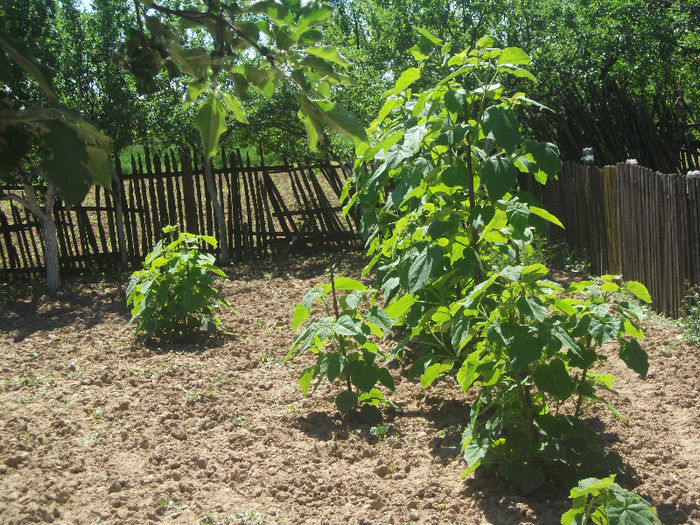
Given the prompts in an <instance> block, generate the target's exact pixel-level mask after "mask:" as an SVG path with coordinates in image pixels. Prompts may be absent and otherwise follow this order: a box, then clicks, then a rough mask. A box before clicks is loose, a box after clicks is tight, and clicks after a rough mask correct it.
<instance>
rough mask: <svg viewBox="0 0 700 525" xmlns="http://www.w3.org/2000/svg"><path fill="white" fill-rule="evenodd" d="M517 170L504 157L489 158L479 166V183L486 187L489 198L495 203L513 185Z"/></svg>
mask: <svg viewBox="0 0 700 525" xmlns="http://www.w3.org/2000/svg"><path fill="white" fill-rule="evenodd" d="M517 176H518V170H517V168H516V167H515V166H514V165H513V163H512V162H511V160H510V159H508V158H506V157H490V158H488V159H487V160H486V161H485V162H484V163H483V164H482V166H481V182H483V183H484V184H485V185H486V189H487V190H488V193H489V198H490V199H491V200H493V201H497V200H498V199H500V198H501V197H503V196H504V195H505V194H506V193H507V192H508V191H509V190H510V189H511V188H512V187H513V185H514V184H515V180H516V178H517Z"/></svg>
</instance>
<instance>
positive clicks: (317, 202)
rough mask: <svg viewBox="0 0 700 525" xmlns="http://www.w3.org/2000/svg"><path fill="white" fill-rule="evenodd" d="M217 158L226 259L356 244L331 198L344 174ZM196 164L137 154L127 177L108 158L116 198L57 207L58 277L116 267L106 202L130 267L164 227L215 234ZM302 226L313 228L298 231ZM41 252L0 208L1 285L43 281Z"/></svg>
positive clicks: (29, 222) (9, 205) (188, 157)
mask: <svg viewBox="0 0 700 525" xmlns="http://www.w3.org/2000/svg"><path fill="white" fill-rule="evenodd" d="M260 154H261V157H260V158H261V159H262V152H261V153H260ZM221 157H222V159H223V162H222V167H221V168H214V169H213V173H212V175H213V178H214V183H215V187H216V195H217V199H218V201H219V203H220V205H221V206H222V208H223V211H224V216H225V219H226V225H227V231H228V241H229V246H230V248H231V254H232V256H233V258H234V259H235V260H238V261H241V260H246V259H252V258H259V257H265V256H268V255H274V254H277V253H289V251H291V250H308V249H312V248H313V249H318V248H329V249H330V248H338V247H343V246H353V245H357V244H358V242H359V235H358V233H357V232H358V230H357V225H356V223H355V221H354V219H353V218H352V217H348V218H345V219H344V218H343V217H341V215H340V209H341V208H340V205H339V202H338V197H339V191H340V188H341V187H342V185H343V183H344V180H345V178H346V177H347V175H346V174H345V172H344V171H343V170H342V169H340V168H339V167H338V166H336V165H331V164H330V163H320V164H314V165H309V166H298V165H291V164H287V163H285V165H281V166H265V165H264V163H263V162H262V161H261V162H260V163H259V164H258V165H254V164H253V163H251V160H250V158H249V157H248V156H247V155H246V156H245V157H244V156H243V155H241V153H240V151H235V152H226V151H222V152H221ZM203 166H204V164H203V159H202V157H201V155H200V154H193V153H191V152H188V151H182V152H180V153H179V154H177V155H176V154H175V152H173V151H172V150H170V151H166V152H163V153H161V154H152V153H151V152H150V151H149V149H148V148H145V150H144V154H143V155H135V156H134V155H132V156H131V159H130V162H129V166H128V167H126V169H125V166H122V165H121V163H120V161H119V159H118V158H116V159H115V171H116V175H117V177H118V180H119V188H117V189H118V190H119V191H114V189H115V188H113V189H112V191H110V190H105V189H104V188H101V187H94V188H93V189H92V190H91V191H90V193H89V194H88V195H87V196H86V198H85V199H84V200H83V202H82V203H81V204H80V205H78V206H75V207H73V208H72V209H70V210H68V209H65V207H63V206H62V205H61V204H60V203H58V205H57V206H56V210H55V219H56V225H57V230H58V240H59V260H60V264H61V268H62V271H63V272H71V271H78V272H81V271H86V270H91V269H94V268H101V269H108V268H114V267H118V264H119V260H120V253H119V244H118V241H117V228H118V225H117V220H116V203H115V195H119V199H120V205H121V209H122V212H123V235H124V239H125V241H126V251H127V253H126V256H127V257H126V258H127V260H128V261H129V262H130V263H131V264H132V265H136V264H138V263H139V262H140V261H142V260H143V258H144V257H145V255H146V254H147V253H148V252H150V251H151V250H152V249H153V247H154V246H155V244H156V243H157V242H158V240H159V239H160V238H161V235H162V234H161V231H162V228H163V227H164V226H166V225H168V224H179V225H180V226H181V228H182V229H183V230H185V231H188V232H191V233H202V234H208V235H212V236H215V237H216V236H217V232H218V229H219V227H218V223H217V220H216V218H215V214H214V207H213V206H212V202H211V199H210V198H209V196H208V194H207V191H206V189H205V185H204V170H203ZM290 181H291V186H290ZM12 190H13V191H15V192H16V193H19V194H20V195H21V194H22V193H23V192H22V190H21V189H18V188H12ZM298 192H301V193H298ZM302 195H303V197H302ZM304 224H313V227H310V228H309V227H307V228H305V229H304V231H300V230H301V227H300V225H304ZM216 253H217V254H218V251H217V252H216ZM42 254H43V247H42V241H41V235H40V233H39V226H38V223H37V222H36V220H35V219H34V218H33V217H32V216H31V214H29V213H28V212H27V211H26V210H24V209H23V208H21V207H19V206H18V205H17V204H16V203H15V202H12V201H3V202H2V203H0V274H1V275H0V277H3V278H5V279H10V278H13V277H15V276H19V275H35V274H38V273H42V272H43V255H42Z"/></svg>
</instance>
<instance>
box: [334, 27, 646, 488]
mask: <svg viewBox="0 0 700 525" xmlns="http://www.w3.org/2000/svg"><path fill="white" fill-rule="evenodd" d="M418 32H419V34H420V41H419V43H418V45H417V46H416V49H414V54H416V55H417V56H419V55H420V56H419V58H420V62H421V67H419V68H409V69H407V70H406V71H404V72H403V73H402V74H401V75H400V76H399V77H398V79H397V81H396V84H395V86H394V88H393V89H390V90H388V91H387V92H386V93H385V94H384V103H383V105H382V108H381V110H380V112H379V116H378V118H377V119H376V120H375V121H374V122H373V123H372V125H371V126H370V128H369V129H370V132H371V144H369V145H367V146H361V147H359V148H358V153H359V158H358V160H357V161H356V164H355V177H354V180H353V181H352V182H350V183H349V184H348V185H347V186H346V188H345V190H346V191H345V193H346V195H349V198H348V203H347V205H346V207H347V208H350V207H351V206H353V205H358V204H359V205H361V206H362V207H363V209H364V210H365V212H364V213H363V215H362V230H363V234H364V236H365V238H366V239H367V247H368V255H369V256H371V257H372V259H371V261H370V262H369V264H368V265H367V267H366V268H365V272H369V271H371V270H373V269H376V273H377V277H378V280H379V285H380V287H381V289H382V290H383V292H384V296H385V299H386V304H387V306H386V311H387V313H388V314H389V315H390V316H391V317H392V318H396V319H398V321H397V323H396V324H397V325H403V326H404V327H405V333H406V336H407V341H408V344H409V346H413V347H414V348H415V349H416V350H417V351H418V357H417V358H416V359H415V361H414V362H413V365H412V369H413V371H414V372H415V373H417V374H418V375H420V377H421V383H422V384H423V386H424V387H426V388H427V387H428V386H430V385H431V384H432V383H433V382H434V381H435V380H436V379H438V378H439V377H441V376H443V375H445V374H448V373H449V374H455V378H456V381H457V383H458V384H459V385H460V386H461V388H462V389H463V390H464V391H465V392H466V391H467V390H469V389H475V390H476V399H475V400H474V402H473V403H472V409H471V415H470V420H469V425H468V426H467V428H466V430H465V432H464V435H463V442H462V446H463V454H464V458H465V460H466V461H467V464H468V466H469V468H468V469H467V471H466V472H465V475H466V474H468V473H469V472H471V471H472V470H474V469H475V468H477V467H479V466H480V465H496V466H497V467H498V470H499V472H500V473H501V474H502V475H503V476H505V477H507V478H509V479H511V480H513V481H514V482H515V483H516V484H517V485H519V486H520V488H521V490H522V491H524V492H527V491H529V490H532V489H533V488H535V487H537V486H538V485H539V484H540V483H542V482H543V481H544V480H545V478H546V477H555V478H560V479H566V478H567V477H568V476H570V475H572V472H571V469H572V468H574V469H587V468H595V467H599V466H601V465H603V464H604V463H606V462H607V460H608V459H611V458H607V457H606V456H605V455H604V454H603V452H602V451H600V450H598V448H597V445H596V439H595V434H594V433H593V431H592V430H590V429H588V428H587V427H586V425H585V424H584V423H583V421H582V420H581V419H580V416H581V414H582V409H583V408H584V406H585V404H587V403H595V402H603V403H604V404H606V405H608V406H610V407H611V408H612V406H611V405H610V404H609V402H608V401H606V400H605V399H604V398H603V397H601V396H600V394H599V393H598V390H607V391H609V390H611V385H612V382H613V381H614V378H613V377H612V376H610V375H608V374H604V373H603V372H602V371H601V370H600V367H599V365H600V364H601V363H602V362H604V361H605V356H604V355H603V354H601V353H600V351H599V350H600V347H601V346H602V345H603V344H605V343H607V342H608V341H614V340H616V341H617V342H618V344H619V345H620V357H621V358H622V360H623V361H625V362H626V363H627V365H628V366H629V367H630V368H632V369H633V370H635V371H636V372H638V373H639V375H640V376H642V377H644V376H645V375H646V373H647V368H648V363H647V356H646V353H645V352H644V350H643V349H642V348H641V346H640V345H639V343H638V342H637V339H638V338H641V337H643V334H642V332H641V330H640V328H639V322H640V321H641V319H642V311H641V309H640V308H639V307H638V306H636V305H634V304H632V303H630V302H629V301H628V300H627V299H626V298H624V296H622V297H618V295H619V294H620V293H621V292H623V291H626V292H628V293H631V294H633V295H635V296H637V298H639V299H641V300H644V301H647V302H648V301H650V298H649V296H648V292H647V291H646V289H645V288H644V286H643V285H641V284H639V283H636V282H629V283H626V284H624V285H622V284H619V283H618V281H619V276H603V277H602V278H601V280H600V281H586V282H581V283H576V284H574V285H572V286H570V287H569V288H567V289H564V288H563V287H562V286H560V285H558V284H556V283H554V282H551V281H549V280H547V279H546V277H547V274H548V271H547V268H546V267H545V266H544V265H543V264H540V263H536V264H530V265H527V266H525V265H523V264H522V258H521V254H523V253H526V252H528V251H530V250H531V249H532V247H531V243H532V241H533V233H534V230H535V229H536V228H538V227H541V226H542V225H543V224H546V222H550V223H555V224H559V222H558V220H557V219H556V218H555V217H553V216H552V215H551V214H549V213H548V212H547V211H545V210H544V209H542V208H541V207H540V206H539V205H538V203H537V202H535V200H534V198H533V197H532V196H531V195H530V194H529V193H526V192H523V191H518V189H517V185H518V184H517V179H518V174H519V173H523V174H525V173H529V174H531V175H532V176H533V177H534V178H535V180H537V181H538V182H539V183H541V184H544V183H545V182H546V180H547V178H548V177H552V176H555V175H556V173H557V172H558V170H559V168H560V165H561V164H560V160H559V155H558V151H557V148H556V146H555V145H553V144H551V143H548V142H538V141H535V140H532V139H529V138H528V137H527V136H526V135H525V134H524V133H523V130H522V128H521V125H520V123H519V119H518V115H519V114H522V113H523V112H524V111H527V110H528V109H530V108H534V109H535V111H542V110H543V109H544V108H543V107H542V106H541V105H539V104H538V103H536V102H534V101H533V100H531V99H529V98H528V97H526V95H525V93H523V92H520V91H519V92H516V93H515V94H513V95H510V96H509V95H507V94H506V89H505V88H504V85H503V84H504V82H505V80H506V79H508V78H516V79H522V80H523V81H526V82H531V81H533V80H534V77H533V76H532V74H531V73H530V72H529V71H528V70H527V69H526V68H525V66H526V65H527V64H528V63H529V62H530V57H529V56H528V55H527V54H526V53H525V52H523V51H522V50H520V49H518V48H514V47H510V48H505V49H501V48H497V47H494V41H493V39H492V38H489V37H486V38H482V39H481V40H479V41H478V43H477V46H476V47H474V48H467V49H465V50H464V51H459V52H456V53H453V52H451V46H450V45H449V44H445V43H443V42H442V41H441V40H440V39H439V38H437V37H435V36H433V35H432V34H430V33H429V32H427V31H425V30H422V29H420V30H418ZM434 62H437V63H439V64H441V67H442V71H443V77H442V78H441V79H440V80H439V81H437V82H432V83H431V84H430V87H429V88H426V89H415V90H414V86H416V85H420V81H421V80H423V81H424V82H425V81H426V80H427V79H425V77H424V74H423V73H424V67H426V66H427V67H430V64H431V63H434ZM416 347H417V348H416ZM397 354H399V352H398V351H397ZM570 400H571V401H573V402H571V401H570ZM612 410H613V411H614V412H616V411H615V409H614V408H612ZM608 463H609V462H608ZM612 466H614V465H612V464H608V465H607V468H610V467H612Z"/></svg>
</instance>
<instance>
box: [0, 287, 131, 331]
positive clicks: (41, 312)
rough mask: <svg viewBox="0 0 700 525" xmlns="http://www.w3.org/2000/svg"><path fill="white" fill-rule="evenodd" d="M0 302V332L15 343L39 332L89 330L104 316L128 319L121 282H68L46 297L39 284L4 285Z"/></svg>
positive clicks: (126, 320) (127, 320) (126, 321)
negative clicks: (3, 296)
mask: <svg viewBox="0 0 700 525" xmlns="http://www.w3.org/2000/svg"><path fill="white" fill-rule="evenodd" d="M3 291H4V292H5V294H4V295H5V297H6V298H5V299H4V300H2V301H1V302H0V311H1V312H2V315H0V330H2V331H3V332H6V333H9V334H10V335H12V336H13V338H14V340H15V342H19V341H22V340H23V339H25V338H27V337H28V336H30V335H32V334H34V333H35V332H40V331H50V330H55V329H57V328H64V327H69V326H70V327H72V326H76V325H79V326H76V328H79V329H81V330H82V329H89V328H92V327H93V326H95V325H97V324H99V323H101V322H102V321H103V319H104V316H105V315H106V314H116V315H118V316H120V317H122V318H123V319H124V326H126V324H127V323H128V322H129V319H130V318H131V316H130V315H129V310H128V309H127V307H126V301H125V297H124V292H123V290H122V283H120V282H119V281H117V280H109V281H101V282H98V283H95V282H90V281H89V280H86V279H85V278H82V280H81V281H78V280H77V279H70V280H67V281H66V282H64V283H63V287H62V289H61V290H59V291H58V293H57V294H56V295H55V296H50V295H48V294H47V293H46V292H45V290H44V285H43V283H38V284H36V285H34V286H31V287H21V288H20V287H12V286H8V287H7V288H5V289H4V290H3Z"/></svg>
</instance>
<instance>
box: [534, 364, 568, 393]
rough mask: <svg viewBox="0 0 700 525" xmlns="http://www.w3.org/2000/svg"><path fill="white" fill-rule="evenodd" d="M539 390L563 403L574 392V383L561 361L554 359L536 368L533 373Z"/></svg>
mask: <svg viewBox="0 0 700 525" xmlns="http://www.w3.org/2000/svg"><path fill="white" fill-rule="evenodd" d="M532 377H533V379H534V380H535V384H536V385H537V388H539V389H540V390H541V391H542V392H547V393H548V394H551V395H553V396H554V397H556V398H558V399H559V400H561V401H565V400H566V399H568V398H569V396H570V395H571V394H572V393H573V392H574V388H575V387H574V382H573V381H572V379H571V377H570V376H569V373H568V372H567V371H566V366H565V365H564V362H563V361H562V360H561V359H558V358H557V359H553V360H552V361H551V362H549V363H547V364H542V365H540V366H538V367H536V368H535V370H534V371H533V373H532Z"/></svg>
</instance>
